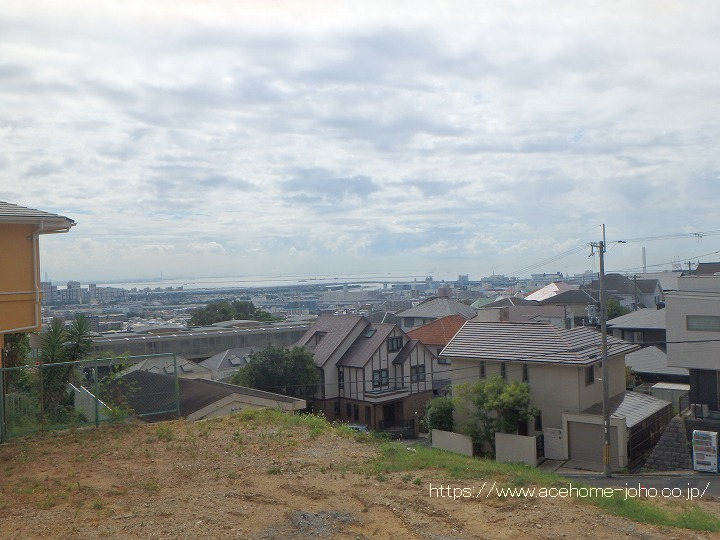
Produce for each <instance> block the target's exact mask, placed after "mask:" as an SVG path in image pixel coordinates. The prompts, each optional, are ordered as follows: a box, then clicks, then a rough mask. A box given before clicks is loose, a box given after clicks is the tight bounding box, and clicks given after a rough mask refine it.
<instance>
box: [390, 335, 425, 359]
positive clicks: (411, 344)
mask: <svg viewBox="0 0 720 540" xmlns="http://www.w3.org/2000/svg"><path fill="white" fill-rule="evenodd" d="M419 343H420V342H419V341H418V340H417V339H409V340H407V341H406V342H405V345H403V348H402V349H400V351H398V353H397V356H396V357H395V359H394V360H393V361H392V363H393V364H404V363H405V360H407V359H408V358H409V357H410V353H412V352H413V351H414V350H415V347H417V346H418V344H419Z"/></svg>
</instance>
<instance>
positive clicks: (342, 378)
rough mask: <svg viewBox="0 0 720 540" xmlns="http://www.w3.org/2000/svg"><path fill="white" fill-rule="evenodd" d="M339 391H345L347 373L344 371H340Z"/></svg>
mask: <svg viewBox="0 0 720 540" xmlns="http://www.w3.org/2000/svg"><path fill="white" fill-rule="evenodd" d="M338 390H345V372H344V371H343V370H342V369H341V370H339V371H338Z"/></svg>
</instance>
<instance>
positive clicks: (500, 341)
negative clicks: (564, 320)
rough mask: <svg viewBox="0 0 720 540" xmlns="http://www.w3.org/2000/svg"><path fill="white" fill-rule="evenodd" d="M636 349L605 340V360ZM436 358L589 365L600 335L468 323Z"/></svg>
mask: <svg viewBox="0 0 720 540" xmlns="http://www.w3.org/2000/svg"><path fill="white" fill-rule="evenodd" d="M638 348H639V347H638V346H637V345H634V344H632V343H628V342H626V341H623V340H621V339H617V338H614V337H612V336H608V356H615V355H618V354H624V353H628V352H631V351H634V350H637V349H638ZM440 355H441V356H443V357H447V358H472V359H478V360H490V361H509V362H513V361H515V362H540V363H552V364H591V363H594V362H597V361H599V360H600V333H598V332H596V331H595V330H591V329H589V328H586V327H584V326H579V327H576V328H573V329H572V330H565V329H564V328H557V327H555V326H552V325H550V324H545V323H515V322H480V321H468V322H466V323H465V324H464V325H463V327H462V328H461V329H460V330H459V331H458V333H457V334H456V335H455V337H454V338H453V339H452V340H450V343H448V344H447V346H446V347H445V348H444V349H443V350H442V352H441V353H440Z"/></svg>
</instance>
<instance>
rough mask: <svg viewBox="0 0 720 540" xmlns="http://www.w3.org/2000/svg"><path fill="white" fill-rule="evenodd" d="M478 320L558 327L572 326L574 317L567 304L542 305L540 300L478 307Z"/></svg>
mask: <svg viewBox="0 0 720 540" xmlns="http://www.w3.org/2000/svg"><path fill="white" fill-rule="evenodd" d="M473 320H476V321H487V322H493V321H495V322H544V323H549V324H552V325H553V326H557V327H558V328H571V327H572V326H573V317H572V315H571V314H570V312H569V311H568V309H567V308H566V307H565V306H552V305H542V304H540V303H538V302H536V301H535V302H533V303H532V304H522V305H506V306H503V307H487V306H486V307H483V308H481V309H478V312H477V316H476V317H475V318H474V319H473Z"/></svg>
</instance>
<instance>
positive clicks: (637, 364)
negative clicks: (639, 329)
mask: <svg viewBox="0 0 720 540" xmlns="http://www.w3.org/2000/svg"><path fill="white" fill-rule="evenodd" d="M625 365H626V366H628V367H631V368H632V369H633V370H634V371H636V372H637V373H649V374H653V375H655V374H660V375H679V376H682V377H688V376H689V375H690V372H689V371H688V370H687V369H686V368H681V367H670V366H668V363H667V354H665V353H664V352H663V351H662V350H661V349H659V348H658V347H654V346H653V347H643V348H642V349H640V350H639V351H634V352H631V353H628V354H626V355H625Z"/></svg>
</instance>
